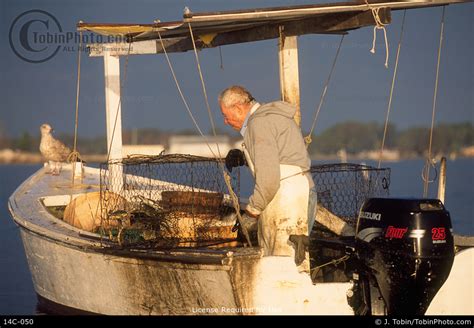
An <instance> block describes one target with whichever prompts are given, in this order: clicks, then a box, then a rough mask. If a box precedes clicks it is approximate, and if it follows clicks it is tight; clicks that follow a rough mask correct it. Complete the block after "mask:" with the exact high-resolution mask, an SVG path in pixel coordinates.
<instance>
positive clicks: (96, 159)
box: [0, 149, 474, 164]
mask: <svg viewBox="0 0 474 328" xmlns="http://www.w3.org/2000/svg"><path fill="white" fill-rule="evenodd" d="M157 155H158V154H157ZM438 157H440V156H435V158H436V159H438ZM446 157H447V158H449V159H451V160H454V159H458V158H474V156H473V155H471V154H469V155H465V154H451V155H450V156H446ZM81 158H82V159H83V160H84V161H86V162H88V163H103V162H106V160H107V155H106V154H82V155H81ZM411 159H423V157H422V156H417V155H410V156H399V157H398V158H383V159H382V160H383V161H384V162H398V161H403V160H411ZM311 160H316V161H334V162H345V161H377V160H378V158H377V157H374V156H367V152H363V153H359V154H347V156H346V157H345V158H341V156H338V155H337V154H312V156H311ZM42 163H44V159H43V157H42V156H41V154H39V153H30V152H23V151H15V150H11V149H0V164H42Z"/></svg>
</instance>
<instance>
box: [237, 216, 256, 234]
mask: <svg viewBox="0 0 474 328" xmlns="http://www.w3.org/2000/svg"><path fill="white" fill-rule="evenodd" d="M257 223H258V220H257V219H256V218H254V217H251V216H249V215H247V214H246V213H243V214H242V215H241V220H240V222H239V220H237V222H236V223H235V225H234V227H233V228H232V231H236V230H237V229H238V228H241V229H242V226H243V227H244V228H245V230H247V232H249V233H250V232H252V231H257V229H258V224H257Z"/></svg>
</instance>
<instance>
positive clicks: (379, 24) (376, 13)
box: [365, 0, 389, 68]
mask: <svg viewBox="0 0 474 328" xmlns="http://www.w3.org/2000/svg"><path fill="white" fill-rule="evenodd" d="M365 3H366V4H367V6H368V7H369V9H370V10H371V11H372V16H373V17H374V21H375V26H374V37H373V40H372V49H370V52H371V53H373V54H375V42H376V41H377V30H383V35H384V38H385V67H386V68H388V56H389V47H388V38H387V30H386V29H385V25H387V24H384V23H382V20H381V19H380V15H379V11H380V9H382V7H378V8H373V7H372V6H371V5H370V4H369V2H368V0H365Z"/></svg>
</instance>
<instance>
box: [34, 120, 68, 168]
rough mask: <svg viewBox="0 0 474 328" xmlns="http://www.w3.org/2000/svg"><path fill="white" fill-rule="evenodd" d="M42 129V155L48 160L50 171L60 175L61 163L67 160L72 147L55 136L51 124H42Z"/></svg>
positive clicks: (40, 147)
mask: <svg viewBox="0 0 474 328" xmlns="http://www.w3.org/2000/svg"><path fill="white" fill-rule="evenodd" d="M40 131H41V143H40V146H39V150H40V152H41V155H43V157H44V158H45V160H46V161H48V164H49V168H50V173H51V174H53V175H58V174H59V172H60V171H61V163H64V162H66V160H67V158H68V156H69V154H70V153H71V149H69V148H68V147H67V146H66V145H65V144H63V143H62V142H61V141H59V140H57V139H55V138H54V137H53V135H52V134H51V132H52V131H53V128H52V127H51V126H50V125H49V124H43V125H41V127H40Z"/></svg>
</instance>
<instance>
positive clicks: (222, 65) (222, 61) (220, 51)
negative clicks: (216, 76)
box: [219, 47, 224, 70]
mask: <svg viewBox="0 0 474 328" xmlns="http://www.w3.org/2000/svg"><path fill="white" fill-rule="evenodd" d="M219 58H220V60H221V65H220V67H219V68H220V69H221V70H224V60H223V59H222V49H221V47H219Z"/></svg>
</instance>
